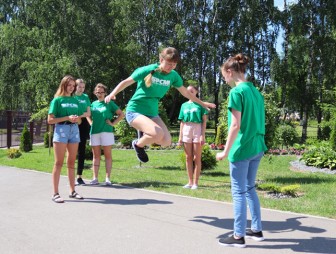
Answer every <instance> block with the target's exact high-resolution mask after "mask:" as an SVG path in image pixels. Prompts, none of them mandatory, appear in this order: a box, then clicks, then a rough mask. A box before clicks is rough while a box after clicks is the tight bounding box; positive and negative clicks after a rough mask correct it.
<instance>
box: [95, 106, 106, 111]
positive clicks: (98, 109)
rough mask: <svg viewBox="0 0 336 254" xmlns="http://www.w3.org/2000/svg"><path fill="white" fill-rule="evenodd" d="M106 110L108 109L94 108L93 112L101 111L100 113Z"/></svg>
mask: <svg viewBox="0 0 336 254" xmlns="http://www.w3.org/2000/svg"><path fill="white" fill-rule="evenodd" d="M105 110H106V107H105V106H104V107H99V108H92V111H99V112H104V111H105Z"/></svg>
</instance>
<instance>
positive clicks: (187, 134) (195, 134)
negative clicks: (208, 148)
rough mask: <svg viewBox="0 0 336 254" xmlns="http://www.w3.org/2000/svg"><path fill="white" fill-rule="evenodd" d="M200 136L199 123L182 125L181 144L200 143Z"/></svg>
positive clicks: (200, 127) (200, 128)
mask: <svg viewBox="0 0 336 254" xmlns="http://www.w3.org/2000/svg"><path fill="white" fill-rule="evenodd" d="M201 135H202V124H201V123H190V122H188V123H184V125H183V130H182V142H183V143H200V142H201V139H200V137H201Z"/></svg>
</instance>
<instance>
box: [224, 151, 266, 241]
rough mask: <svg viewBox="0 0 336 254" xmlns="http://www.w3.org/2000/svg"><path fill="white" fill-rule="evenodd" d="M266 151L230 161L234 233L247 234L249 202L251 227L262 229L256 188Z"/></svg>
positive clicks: (238, 234)
mask: <svg viewBox="0 0 336 254" xmlns="http://www.w3.org/2000/svg"><path fill="white" fill-rule="evenodd" d="M263 155H264V152H261V153H259V154H257V155H255V156H253V157H251V158H248V159H246V160H242V161H237V162H230V175H231V191H232V199H233V209H234V234H235V235H236V236H238V237H243V236H245V231H246V224H247V222H246V221H247V207H246V205H247V203H248V205H249V209H250V213H251V218H252V222H251V229H252V230H253V231H262V226H261V213H260V203H259V198H258V195H257V192H256V189H255V180H256V176H257V172H258V166H259V163H260V160H261V158H262V156H263ZM246 201H247V202H246Z"/></svg>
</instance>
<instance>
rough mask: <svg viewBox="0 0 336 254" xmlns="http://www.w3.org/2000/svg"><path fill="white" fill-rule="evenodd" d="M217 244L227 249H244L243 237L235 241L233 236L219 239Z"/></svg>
mask: <svg viewBox="0 0 336 254" xmlns="http://www.w3.org/2000/svg"><path fill="white" fill-rule="evenodd" d="M218 243H219V244H220V245H223V246H228V247H238V248H245V247H246V245H245V239H244V237H242V238H240V239H236V238H234V237H233V235H231V236H229V237H227V238H221V239H219V240H218Z"/></svg>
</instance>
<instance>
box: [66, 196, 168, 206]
mask: <svg viewBox="0 0 336 254" xmlns="http://www.w3.org/2000/svg"><path fill="white" fill-rule="evenodd" d="M65 202H67V203H70V202H78V203H97V204H105V205H149V204H159V205H170V204H173V202H170V201H162V200H156V199H112V198H88V197H85V199H84V200H73V199H71V200H65Z"/></svg>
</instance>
